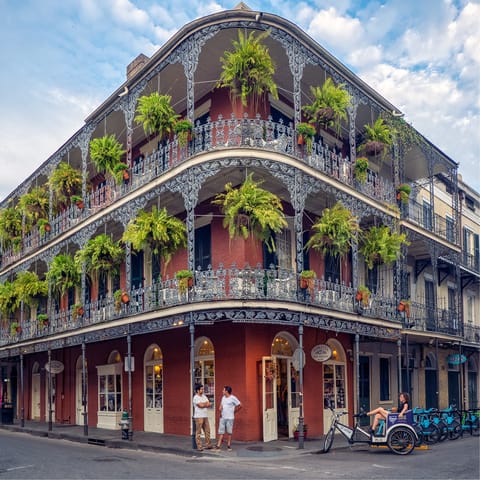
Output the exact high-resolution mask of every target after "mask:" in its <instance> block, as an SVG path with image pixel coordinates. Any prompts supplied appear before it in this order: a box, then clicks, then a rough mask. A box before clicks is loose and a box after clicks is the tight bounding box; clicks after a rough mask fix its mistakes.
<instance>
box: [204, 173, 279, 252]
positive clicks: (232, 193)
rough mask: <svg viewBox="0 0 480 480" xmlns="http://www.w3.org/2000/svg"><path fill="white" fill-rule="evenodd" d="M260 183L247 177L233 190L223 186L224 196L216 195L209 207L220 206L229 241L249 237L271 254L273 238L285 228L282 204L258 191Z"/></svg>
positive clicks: (251, 177) (228, 184)
mask: <svg viewBox="0 0 480 480" xmlns="http://www.w3.org/2000/svg"><path fill="white" fill-rule="evenodd" d="M262 183H263V182H261V181H258V182H257V181H255V180H254V179H253V174H252V173H250V174H249V175H248V176H247V178H246V179H245V181H244V182H243V183H242V185H240V186H239V187H237V188H234V187H233V186H232V184H231V183H230V182H229V183H227V184H226V185H225V192H224V193H219V194H217V195H216V197H215V199H214V200H213V201H212V203H213V204H214V205H219V206H220V210H221V211H222V213H223V214H224V219H223V226H224V227H225V228H227V229H228V233H229V235H230V238H234V237H242V238H244V239H247V238H248V237H249V236H250V235H253V236H255V237H256V238H258V239H259V240H261V241H262V242H264V243H265V245H266V247H267V249H268V251H269V252H274V251H275V240H274V238H273V234H274V233H279V232H280V231H281V230H282V229H284V228H286V227H287V226H288V224H287V221H286V220H285V214H284V213H283V207H282V202H281V201H280V199H279V198H278V197H277V196H276V195H275V194H274V193H271V192H269V191H267V190H264V189H263V188H261V187H260V185H261V184H262Z"/></svg>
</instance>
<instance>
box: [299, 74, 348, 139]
mask: <svg viewBox="0 0 480 480" xmlns="http://www.w3.org/2000/svg"><path fill="white" fill-rule="evenodd" d="M310 92H311V94H312V97H313V101H312V103H311V104H310V105H306V106H305V107H303V110H304V112H305V114H306V115H307V116H308V117H309V118H310V119H311V121H312V122H314V123H316V124H317V125H318V126H319V127H323V128H324V129H327V128H329V127H331V128H332V129H333V130H334V131H335V133H336V134H337V135H339V134H340V127H341V124H342V121H346V120H347V118H348V117H347V109H348V107H349V105H350V101H351V98H350V94H349V93H348V91H347V90H346V89H345V85H344V84H340V85H335V84H334V83H333V81H332V79H331V78H330V77H329V78H327V79H326V80H325V82H324V84H323V85H322V86H321V87H320V86H316V87H315V86H311V87H310Z"/></svg>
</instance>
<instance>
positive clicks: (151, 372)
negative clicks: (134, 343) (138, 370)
mask: <svg viewBox="0 0 480 480" xmlns="http://www.w3.org/2000/svg"><path fill="white" fill-rule="evenodd" d="M143 363H144V365H145V367H144V383H143V384H144V386H145V387H144V388H145V403H144V405H145V426H144V430H145V431H146V432H157V433H163V354H162V350H161V348H160V347H159V346H158V345H150V346H149V347H148V348H147V351H146V352H145V355H144V358H143Z"/></svg>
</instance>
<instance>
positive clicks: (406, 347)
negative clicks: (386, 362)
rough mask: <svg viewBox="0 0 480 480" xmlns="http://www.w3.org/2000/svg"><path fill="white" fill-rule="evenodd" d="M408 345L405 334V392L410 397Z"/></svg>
mask: <svg viewBox="0 0 480 480" xmlns="http://www.w3.org/2000/svg"><path fill="white" fill-rule="evenodd" d="M409 348H410V347H409V345H408V333H406V334H405V364H406V366H407V371H406V374H407V378H406V381H407V384H406V385H405V391H406V392H407V393H408V394H409V395H411V392H410V350H409ZM400 391H401V390H400Z"/></svg>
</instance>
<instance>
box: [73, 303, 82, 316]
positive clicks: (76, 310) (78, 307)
mask: <svg viewBox="0 0 480 480" xmlns="http://www.w3.org/2000/svg"><path fill="white" fill-rule="evenodd" d="M84 313H85V309H84V308H83V305H82V304H81V303H75V304H74V305H72V319H73V320H77V318H79V317H83V314H84Z"/></svg>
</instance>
